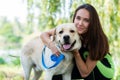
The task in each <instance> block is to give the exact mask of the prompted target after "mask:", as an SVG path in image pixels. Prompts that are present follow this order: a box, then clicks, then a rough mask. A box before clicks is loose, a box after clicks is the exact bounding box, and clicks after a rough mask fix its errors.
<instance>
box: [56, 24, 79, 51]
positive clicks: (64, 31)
mask: <svg viewBox="0 0 120 80" xmlns="http://www.w3.org/2000/svg"><path fill="white" fill-rule="evenodd" d="M55 41H56V42H57V44H58V45H59V46H60V47H62V48H63V49H64V50H65V51H72V50H74V49H80V47H81V40H80V35H79V34H78V31H77V29H76V27H75V24H74V23H65V24H61V25H58V26H57V27H56V36H55Z"/></svg>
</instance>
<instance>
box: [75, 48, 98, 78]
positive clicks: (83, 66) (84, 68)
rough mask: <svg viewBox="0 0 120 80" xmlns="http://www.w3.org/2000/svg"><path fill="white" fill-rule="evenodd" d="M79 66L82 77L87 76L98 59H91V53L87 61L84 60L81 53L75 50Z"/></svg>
mask: <svg viewBox="0 0 120 80" xmlns="http://www.w3.org/2000/svg"><path fill="white" fill-rule="evenodd" d="M73 54H74V57H75V61H76V65H77V68H78V70H79V72H80V74H81V76H82V77H87V76H88V75H89V74H90V73H91V72H92V71H93V69H94V68H95V66H96V64H97V61H93V60H91V59H90V57H89V55H88V57H87V59H86V62H84V61H83V60H82V58H81V55H80V54H79V52H78V50H75V51H74V52H73Z"/></svg>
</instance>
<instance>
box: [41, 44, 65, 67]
mask: <svg viewBox="0 0 120 80" xmlns="http://www.w3.org/2000/svg"><path fill="white" fill-rule="evenodd" d="M45 48H46V46H45V47H44V49H43V51H42V65H43V66H44V67H45V68H46V69H50V68H53V67H56V66H57V65H58V64H59V63H60V62H61V61H62V60H63V59H64V58H65V56H64V55H63V54H62V53H61V54H60V55H59V56H56V55H55V54H53V55H51V57H50V59H51V61H53V62H55V64H53V65H52V66H49V67H48V66H46V64H45V61H44V54H45Z"/></svg>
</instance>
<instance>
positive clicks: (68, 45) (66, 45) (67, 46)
mask: <svg viewBox="0 0 120 80" xmlns="http://www.w3.org/2000/svg"><path fill="white" fill-rule="evenodd" d="M70 47H71V45H70V44H65V45H63V48H64V49H69V48H70Z"/></svg>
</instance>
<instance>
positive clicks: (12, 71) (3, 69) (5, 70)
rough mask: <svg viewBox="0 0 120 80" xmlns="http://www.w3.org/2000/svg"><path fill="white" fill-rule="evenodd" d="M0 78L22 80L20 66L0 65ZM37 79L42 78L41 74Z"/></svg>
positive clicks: (3, 79)
mask: <svg viewBox="0 0 120 80" xmlns="http://www.w3.org/2000/svg"><path fill="white" fill-rule="evenodd" d="M32 77H33V72H32V74H31V78H32ZM0 80H24V78H23V71H22V68H21V66H11V65H0ZM30 80H32V79H30ZM39 80H43V76H42V77H41V78H40V79H39Z"/></svg>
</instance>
